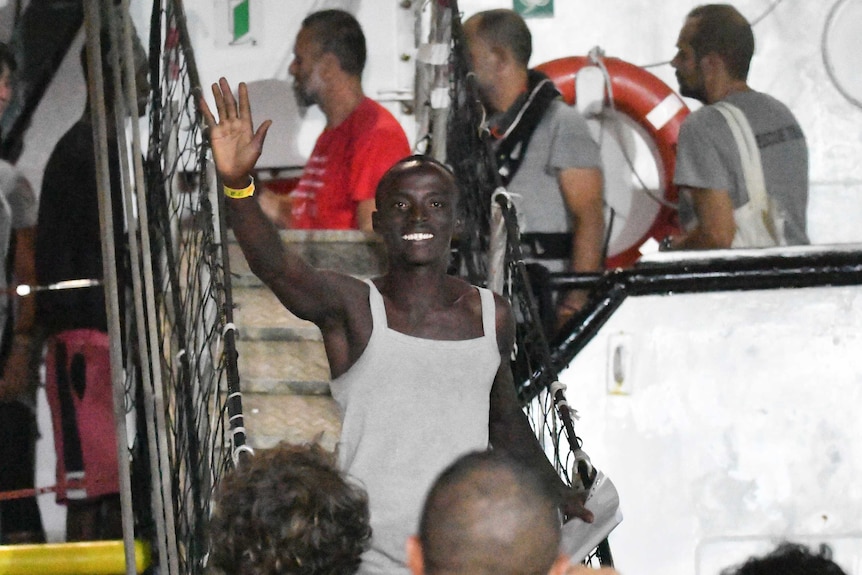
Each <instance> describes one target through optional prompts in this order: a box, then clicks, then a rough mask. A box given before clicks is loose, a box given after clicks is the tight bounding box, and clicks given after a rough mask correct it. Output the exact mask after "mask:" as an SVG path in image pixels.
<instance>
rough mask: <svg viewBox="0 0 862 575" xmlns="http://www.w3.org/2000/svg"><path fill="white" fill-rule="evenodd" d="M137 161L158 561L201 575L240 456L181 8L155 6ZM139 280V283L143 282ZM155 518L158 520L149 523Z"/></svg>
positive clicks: (220, 244) (221, 267) (219, 254)
mask: <svg viewBox="0 0 862 575" xmlns="http://www.w3.org/2000/svg"><path fill="white" fill-rule="evenodd" d="M149 55H150V57H149V68H150V78H151V84H152V105H151V112H150V116H149V125H150V134H149V145H148V150H147V159H146V176H147V192H146V210H145V211H144V212H143V215H144V216H145V217H146V218H148V226H147V230H148V232H149V238H148V241H146V242H143V243H144V244H145V245H146V246H147V247H148V249H149V256H150V262H151V265H150V267H149V269H150V270H151V275H152V278H151V285H152V288H151V289H152V302H153V308H154V310H153V311H154V315H153V316H151V317H152V320H151V322H152V323H151V324H150V325H149V328H150V331H151V339H150V350H149V351H150V357H151V358H152V360H153V361H152V378H151V379H152V385H153V393H152V396H153V410H152V418H153V428H154V430H155V433H154V438H153V445H152V446H151V451H153V452H154V453H155V455H154V456H151V459H152V461H153V463H154V465H156V466H157V467H158V469H159V478H158V489H157V490H154V494H155V495H156V496H157V497H156V498H157V499H158V500H159V501H160V502H161V505H160V506H159V505H154V506H153V507H154V509H155V508H160V510H161V513H160V515H161V516H160V517H158V518H157V523H158V522H159V521H163V522H164V527H163V529H161V530H159V531H160V533H159V534H158V539H159V541H158V544H159V545H158V550H159V551H160V552H161V553H162V554H164V555H165V557H162V558H161V560H162V569H163V571H164V572H166V573H182V574H194V573H203V572H204V566H205V561H206V555H207V551H208V545H207V533H206V525H207V521H208V517H209V514H210V505H211V501H212V495H213V490H214V489H215V487H216V486H217V484H218V482H219V479H220V477H221V476H222V474H223V473H224V472H225V471H226V470H227V469H229V468H231V467H232V466H233V465H234V463H235V457H237V456H238V454H239V453H241V452H242V451H243V450H244V449H245V447H244V445H245V435H244V431H243V427H242V407H241V403H240V397H239V389H238V381H239V378H238V374H237V362H236V359H237V353H236V347H235V340H234V332H235V330H234V328H233V324H232V301H231V293H230V289H229V287H230V285H229V281H228V279H229V277H230V270H229V266H228V262H227V256H226V242H225V230H224V226H223V224H222V223H221V220H220V205H219V202H220V201H221V194H218V193H215V192H214V189H215V186H214V185H213V180H214V176H213V174H212V169H211V167H210V165H209V163H208V161H207V157H208V152H209V148H208V144H207V141H206V138H205V137H204V134H203V130H202V125H203V124H202V122H201V118H200V114H199V112H198V106H197V94H198V93H199V92H198V90H199V87H200V82H199V80H198V76H197V71H196V69H195V63H194V58H193V53H192V50H191V47H190V43H189V36H188V32H187V30H186V25H185V17H184V13H183V9H182V3H181V1H180V0H162V2H161V3H160V2H156V3H154V5H153V12H152V17H151V34H150V50H149ZM145 274H146V272H145ZM159 489H160V493H157V491H158V490H159ZM157 515H159V513H158V512H157Z"/></svg>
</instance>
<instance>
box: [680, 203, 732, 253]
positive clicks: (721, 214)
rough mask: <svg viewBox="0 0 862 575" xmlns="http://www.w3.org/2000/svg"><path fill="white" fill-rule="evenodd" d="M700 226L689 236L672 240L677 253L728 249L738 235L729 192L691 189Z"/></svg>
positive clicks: (687, 234) (686, 234)
mask: <svg viewBox="0 0 862 575" xmlns="http://www.w3.org/2000/svg"><path fill="white" fill-rule="evenodd" d="M689 192H690V193H691V201H692V205H693V207H694V213H695V215H696V216H697V225H696V226H695V227H694V228H693V229H692V230H691V231H690V232H688V233H685V234H682V235H681V236H678V237H675V238H672V240H671V245H670V248H671V249H674V250H713V249H723V248H729V247H730V244H731V243H733V237H734V235H736V222H735V220H734V219H733V202H732V201H731V199H730V194H729V193H728V192H727V190H710V189H705V188H689Z"/></svg>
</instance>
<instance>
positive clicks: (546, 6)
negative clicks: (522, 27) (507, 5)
mask: <svg viewBox="0 0 862 575" xmlns="http://www.w3.org/2000/svg"><path fill="white" fill-rule="evenodd" d="M512 2H513V4H512V9H513V10H514V11H515V12H517V13H518V14H520V15H521V16H523V17H524V18H552V17H553V16H554V0H512Z"/></svg>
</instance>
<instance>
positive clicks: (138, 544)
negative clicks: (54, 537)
mask: <svg viewBox="0 0 862 575" xmlns="http://www.w3.org/2000/svg"><path fill="white" fill-rule="evenodd" d="M151 560H152V557H151V554H150V546H149V544H148V543H146V542H144V541H135V572H136V573H143V572H144V569H146V568H147V567H149V565H150V561H151ZM125 572H126V555H125V551H124V549H123V542H122V541H84V542H80V543H44V544H41V545H35V544H28V545H0V575H123V574H124V573H125Z"/></svg>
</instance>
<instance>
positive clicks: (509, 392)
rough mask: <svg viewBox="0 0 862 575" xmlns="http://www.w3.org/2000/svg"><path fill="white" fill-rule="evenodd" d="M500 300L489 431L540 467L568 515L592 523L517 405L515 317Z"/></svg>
mask: <svg viewBox="0 0 862 575" xmlns="http://www.w3.org/2000/svg"><path fill="white" fill-rule="evenodd" d="M495 298H496V300H497V340H498V345H499V348H500V356H501V361H500V367H499V369H498V370H497V375H496V377H495V378H494V384H493V386H492V388H491V405H490V412H489V423H488V432H489V436H490V439H491V445H492V446H493V448H494V449H500V450H502V451H505V452H507V453H509V454H510V455H512V456H513V457H515V458H517V459H518V460H520V461H522V462H523V463H524V464H525V465H528V466H530V467H532V468H533V469H536V470H539V472H540V473H541V474H542V475H543V477H545V480H546V481H547V482H548V485H552V486H554V487H555V488H556V489H557V491H558V492H559V493H560V498H561V501H562V502H563V505H564V509H565V511H566V514H567V515H569V516H575V517H579V518H581V519H582V520H584V521H587V522H589V523H591V522H592V521H593V514H592V513H591V512H590V511H589V510H587V509H586V508H585V507H584V506H583V500H582V499H581V497H580V496H579V494H576V493H575V492H574V490H572V489H571V488H570V487H568V486H567V485H566V484H565V483H563V481H562V479H560V476H559V475H558V474H557V471H556V470H555V469H554V466H553V465H552V464H551V462H550V461H549V460H548V457H547V456H546V455H545V453H544V451H542V448H541V446H540V445H539V442H538V440H537V439H536V436H535V434H534V433H533V430H532V428H531V427H530V424H529V422H528V421H527V417H526V415H524V412H523V411H522V410H521V407H520V405H518V397H517V394H516V393H515V385H514V381H513V378H512V369H511V366H510V363H509V358H510V355H511V351H512V348H513V346H514V340H515V320H514V317H513V316H512V310H511V308H510V307H509V305H508V304H507V303H506V302H505V300H503V299H502V298H500V297H499V296H495Z"/></svg>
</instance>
